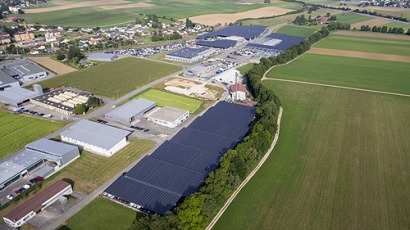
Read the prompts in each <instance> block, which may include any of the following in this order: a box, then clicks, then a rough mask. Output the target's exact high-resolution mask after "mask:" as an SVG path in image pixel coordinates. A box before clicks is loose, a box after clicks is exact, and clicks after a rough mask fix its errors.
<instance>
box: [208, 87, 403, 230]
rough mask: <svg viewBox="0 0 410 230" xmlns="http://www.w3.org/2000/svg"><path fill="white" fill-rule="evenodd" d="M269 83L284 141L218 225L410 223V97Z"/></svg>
mask: <svg viewBox="0 0 410 230" xmlns="http://www.w3.org/2000/svg"><path fill="white" fill-rule="evenodd" d="M264 83H265V84H266V85H267V86H268V87H269V88H271V89H272V90H274V91H275V92H276V93H277V94H278V96H279V97H280V99H281V101H282V105H283V107H284V113H283V117H282V124H281V131H280V137H279V141H278V143H277V145H276V147H275V149H274V151H273V152H272V153H271V155H270V157H269V158H268V160H267V161H266V162H265V164H264V165H263V166H262V167H261V169H260V170H259V171H258V173H257V174H256V175H255V176H254V177H253V178H252V179H251V180H250V182H249V183H248V184H247V185H246V186H245V187H244V188H243V189H242V191H241V192H240V193H239V194H238V196H237V197H236V198H235V200H234V201H233V202H232V204H231V205H230V206H229V207H228V209H227V210H226V211H225V213H224V214H223V215H222V217H221V219H220V220H219V222H218V223H217V224H216V226H215V227H214V228H213V229H215V230H219V229H224V230H226V229H407V228H408V227H409V226H410V215H409V214H408V213H410V199H409V197H410V183H408V181H409V180H410V173H409V168H410V155H409V154H408V153H409V152H410V142H409V141H408V137H409V136H410V129H408V127H410V119H408V118H409V117H410V99H409V98H406V97H399V96H391V95H381V94H375V93H368V92H358V91H352V90H344V89H333V88H327V87H321V86H307V85H302V84H294V83H286V82H277V81H265V82H264Z"/></svg>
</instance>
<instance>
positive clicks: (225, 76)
mask: <svg viewBox="0 0 410 230" xmlns="http://www.w3.org/2000/svg"><path fill="white" fill-rule="evenodd" d="M240 76H241V75H240V73H239V71H238V70H236V69H234V68H231V69H228V70H226V71H224V72H222V73H221V74H218V75H216V76H215V77H214V79H215V81H219V82H222V83H224V84H227V85H231V84H235V83H238V82H242V78H241V77H240Z"/></svg>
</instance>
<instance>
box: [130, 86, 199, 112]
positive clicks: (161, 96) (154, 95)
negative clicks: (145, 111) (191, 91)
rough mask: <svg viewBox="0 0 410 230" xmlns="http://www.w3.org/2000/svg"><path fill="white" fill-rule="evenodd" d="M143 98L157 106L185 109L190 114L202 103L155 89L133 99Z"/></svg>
mask: <svg viewBox="0 0 410 230" xmlns="http://www.w3.org/2000/svg"><path fill="white" fill-rule="evenodd" d="M141 97H143V98H145V99H148V100H151V101H155V102H156V103H157V105H158V106H160V107H162V106H172V107H175V108H180V109H185V110H188V111H189V112H190V113H194V112H195V111H196V110H197V109H199V107H201V105H202V103H203V101H201V100H198V99H194V98H190V97H186V96H182V95H178V94H174V93H169V92H166V91H161V90H157V89H149V90H147V91H144V92H142V93H140V94H138V95H136V96H135V97H134V98H141Z"/></svg>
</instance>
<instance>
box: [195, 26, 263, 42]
mask: <svg viewBox="0 0 410 230" xmlns="http://www.w3.org/2000/svg"><path fill="white" fill-rule="evenodd" d="M267 28H268V27H266V26H241V25H232V26H228V27H226V28H224V29H221V30H217V31H214V32H211V33H207V34H204V35H202V36H199V37H198V39H206V38H216V37H230V36H238V37H243V38H245V39H246V40H249V39H253V38H256V37H259V36H261V35H262V33H263V32H264V31H265V30H266V29H267Z"/></svg>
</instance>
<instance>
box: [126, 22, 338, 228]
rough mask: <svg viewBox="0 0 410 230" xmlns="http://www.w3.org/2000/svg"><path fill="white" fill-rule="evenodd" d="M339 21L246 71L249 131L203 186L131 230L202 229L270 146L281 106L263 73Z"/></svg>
mask: <svg viewBox="0 0 410 230" xmlns="http://www.w3.org/2000/svg"><path fill="white" fill-rule="evenodd" d="M341 27H344V26H340V25H338V24H336V25H333V26H332V27H331V26H330V25H329V26H327V27H323V28H322V29H321V30H320V31H318V32H316V33H315V34H313V35H311V36H310V37H309V38H308V39H307V40H305V41H303V42H302V43H300V44H298V45H295V46H293V47H291V48H290V49H289V50H287V51H285V52H284V53H282V54H280V55H278V56H276V57H270V58H262V59H261V60H260V62H259V64H255V65H254V67H253V68H252V69H251V70H249V71H248V73H247V78H248V88H249V90H250V93H251V94H252V96H253V97H254V98H255V100H256V101H257V102H258V109H257V117H256V121H255V122H254V124H253V127H252V128H251V130H250V132H249V134H248V135H247V136H246V137H245V138H244V140H243V142H241V143H240V144H238V145H237V146H236V148H235V149H233V150H230V151H228V152H227V153H226V154H225V155H224V156H223V157H222V159H221V162H220V166H219V168H218V169H216V170H215V171H214V172H211V173H210V174H209V176H208V178H207V179H206V180H205V183H204V185H203V186H202V187H201V188H200V189H199V191H198V192H196V193H194V194H193V195H191V196H190V197H188V198H187V199H185V200H184V201H183V203H182V204H181V205H180V206H179V207H178V208H177V209H176V210H175V211H174V212H168V213H166V214H165V215H164V216H160V215H157V214H155V215H152V216H150V215H146V216H144V217H142V218H139V219H137V220H135V221H134V223H133V225H132V227H131V229H139V230H140V229H158V230H161V229H164V230H165V229H204V228H205V227H206V226H207V225H208V224H209V222H210V221H211V220H212V219H213V218H214V216H215V215H216V213H217V212H218V211H219V210H220V209H221V207H222V206H223V205H224V203H225V202H226V200H227V199H228V198H229V197H230V196H231V195H232V193H233V192H234V191H235V190H236V189H237V188H238V186H239V185H240V184H241V182H242V181H243V180H244V179H245V178H246V176H247V175H249V173H250V172H251V171H252V170H253V169H254V168H255V166H256V165H257V164H258V162H259V161H260V159H261V158H262V157H263V156H264V154H265V153H266V151H267V150H268V149H269V147H270V145H271V143H272V141H273V138H274V135H275V133H276V130H277V124H276V121H277V118H278V113H279V108H280V106H281V103H280V100H279V98H278V97H277V96H276V94H275V93H274V92H273V91H272V90H271V89H269V88H267V87H266V86H265V85H263V84H262V81H261V79H262V76H263V74H264V73H265V72H266V71H267V70H268V69H269V68H270V67H272V66H274V65H277V64H283V63H286V62H288V61H290V60H292V59H294V58H295V57H296V56H298V55H300V54H302V53H304V52H306V51H307V50H308V49H309V48H310V46H311V45H312V44H313V43H315V42H317V41H318V40H320V39H322V38H324V37H326V36H328V35H329V33H330V31H331V30H334V29H336V28H341Z"/></svg>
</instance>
